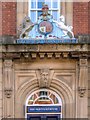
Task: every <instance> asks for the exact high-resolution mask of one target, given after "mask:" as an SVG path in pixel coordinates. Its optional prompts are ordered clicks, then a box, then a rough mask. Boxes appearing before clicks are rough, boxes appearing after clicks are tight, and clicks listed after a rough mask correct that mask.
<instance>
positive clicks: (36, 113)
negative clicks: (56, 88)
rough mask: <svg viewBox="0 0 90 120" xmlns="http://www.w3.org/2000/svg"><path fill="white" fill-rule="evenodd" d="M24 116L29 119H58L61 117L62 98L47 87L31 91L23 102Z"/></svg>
mask: <svg viewBox="0 0 90 120" xmlns="http://www.w3.org/2000/svg"><path fill="white" fill-rule="evenodd" d="M25 118H28V119H29V120H41V119H43V118H44V120H52V119H53V120H59V119H60V118H62V100H61V98H60V96H59V95H58V94H57V93H55V92H53V91H51V90H48V89H40V90H37V91H35V92H33V93H32V94H31V95H30V96H29V97H28V98H27V100H26V103H25Z"/></svg>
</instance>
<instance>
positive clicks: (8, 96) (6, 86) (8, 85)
mask: <svg viewBox="0 0 90 120" xmlns="http://www.w3.org/2000/svg"><path fill="white" fill-rule="evenodd" d="M3 67H4V68H3V74H4V80H3V82H4V83H3V90H4V98H3V101H4V108H3V110H4V111H3V117H5V118H13V117H14V94H13V93H14V81H13V62H12V60H5V61H4V65H3Z"/></svg>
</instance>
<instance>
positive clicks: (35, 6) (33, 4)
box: [29, 0, 60, 22]
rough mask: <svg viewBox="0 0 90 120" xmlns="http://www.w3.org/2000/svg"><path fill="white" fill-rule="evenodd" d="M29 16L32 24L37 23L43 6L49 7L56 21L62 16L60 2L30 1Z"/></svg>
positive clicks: (46, 0) (51, 0)
mask: <svg viewBox="0 0 90 120" xmlns="http://www.w3.org/2000/svg"><path fill="white" fill-rule="evenodd" d="M29 1H30V2H29V16H30V19H31V21H32V22H36V21H37V18H38V16H40V14H41V13H42V11H41V8H42V6H43V4H44V3H45V4H47V5H48V6H49V13H50V14H51V15H53V18H54V19H55V20H58V19H59V16H60V0H29Z"/></svg>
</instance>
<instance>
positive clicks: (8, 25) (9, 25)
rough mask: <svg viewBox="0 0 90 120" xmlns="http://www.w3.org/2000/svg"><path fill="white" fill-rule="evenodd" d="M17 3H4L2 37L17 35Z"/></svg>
mask: <svg viewBox="0 0 90 120" xmlns="http://www.w3.org/2000/svg"><path fill="white" fill-rule="evenodd" d="M16 7H17V4H16V2H3V3H2V35H16V16H17V15H16V14H17V8H16Z"/></svg>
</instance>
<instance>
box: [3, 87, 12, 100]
mask: <svg viewBox="0 0 90 120" xmlns="http://www.w3.org/2000/svg"><path fill="white" fill-rule="evenodd" d="M4 92H5V96H6V98H11V95H12V88H9V89H6V88H5V89H4Z"/></svg>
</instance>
